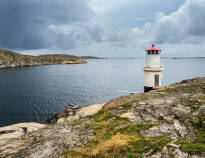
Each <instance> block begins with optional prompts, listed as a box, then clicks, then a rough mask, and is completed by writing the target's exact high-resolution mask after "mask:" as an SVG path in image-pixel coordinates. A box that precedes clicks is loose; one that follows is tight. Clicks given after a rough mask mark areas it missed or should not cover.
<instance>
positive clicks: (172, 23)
mask: <svg viewBox="0 0 205 158" xmlns="http://www.w3.org/2000/svg"><path fill="white" fill-rule="evenodd" d="M156 17H157V18H156V21H155V22H154V23H147V24H146V25H145V27H144V30H143V31H144V33H145V34H148V33H149V34H150V35H151V36H152V37H153V39H152V41H153V42H154V41H155V42H157V43H159V44H161V43H183V42H185V43H195V42H196V41H197V43H198V42H200V41H201V42H202V41H203V42H204V35H205V29H204V28H205V20H204V18H205V3H204V0H187V1H186V2H185V4H184V5H182V6H181V7H180V8H179V9H178V10H177V11H176V12H174V13H171V14H170V15H163V14H162V13H161V14H158V16H156Z"/></svg>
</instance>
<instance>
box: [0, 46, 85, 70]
mask: <svg viewBox="0 0 205 158" xmlns="http://www.w3.org/2000/svg"><path fill="white" fill-rule="evenodd" d="M82 63H86V61H84V60H81V59H80V58H79V57H77V56H73V55H66V54H48V55H40V56H31V55H22V54H19V53H15V52H12V51H8V50H2V49H0V68H9V67H25V66H35V65H51V64H82Z"/></svg>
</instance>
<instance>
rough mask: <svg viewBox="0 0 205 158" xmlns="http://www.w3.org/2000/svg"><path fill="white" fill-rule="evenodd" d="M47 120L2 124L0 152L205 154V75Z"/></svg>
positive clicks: (79, 157) (163, 157) (33, 156)
mask: <svg viewBox="0 0 205 158" xmlns="http://www.w3.org/2000/svg"><path fill="white" fill-rule="evenodd" d="M49 123H50V124H49V125H43V124H38V123H28V124H17V125H12V126H8V127H3V128H0V157H2V158H16V157H18V158H23V157H26V158H47V157H60V158H61V157H76V158H83V157H92V158H94V157H96V158H104V157H125V158H126V157H129V158H130V157H143V158H204V157H205V77H198V78H194V79H189V80H184V81H182V82H180V83H175V84H172V85H170V86H167V87H163V88H162V89H160V90H154V91H151V92H148V93H140V94H131V95H129V96H122V97H119V98H116V99H113V100H111V101H109V102H108V103H105V104H94V105H89V106H85V107H81V108H79V107H73V108H69V109H67V110H66V111H64V112H62V113H59V114H56V115H55V116H53V117H52V118H50V119H49Z"/></svg>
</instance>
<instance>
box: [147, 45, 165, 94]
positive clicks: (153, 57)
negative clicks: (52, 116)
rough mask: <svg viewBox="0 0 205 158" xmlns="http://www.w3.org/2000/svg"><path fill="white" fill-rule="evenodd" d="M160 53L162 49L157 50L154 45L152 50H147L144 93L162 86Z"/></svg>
mask: <svg viewBox="0 0 205 158" xmlns="http://www.w3.org/2000/svg"><path fill="white" fill-rule="evenodd" d="M160 53H161V49H158V48H155V46H154V44H153V45H152V48H149V49H146V66H145V67H144V71H145V81H144V92H148V91H150V90H153V89H158V88H160V86H161V81H162V70H163V68H162V67H161V66H160Z"/></svg>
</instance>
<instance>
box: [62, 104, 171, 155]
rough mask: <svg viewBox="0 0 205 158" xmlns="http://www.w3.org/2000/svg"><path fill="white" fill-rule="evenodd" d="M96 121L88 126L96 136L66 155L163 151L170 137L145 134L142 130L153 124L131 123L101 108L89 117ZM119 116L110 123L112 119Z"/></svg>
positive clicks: (139, 153) (127, 106) (126, 106)
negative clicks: (144, 135)
mask: <svg viewBox="0 0 205 158" xmlns="http://www.w3.org/2000/svg"><path fill="white" fill-rule="evenodd" d="M123 108H126V109H128V108H130V105H127V104H126V105H124V106H123ZM89 117H90V118H93V119H94V120H95V123H93V124H87V125H86V126H87V128H89V129H92V130H93V131H94V134H95V137H94V139H92V140H91V141H90V142H88V143H87V144H86V145H85V146H84V147H83V148H81V149H79V150H75V149H73V150H67V151H65V153H64V155H65V156H66V157H69V158H70V157H76V158H84V157H92V158H105V157H106V158H119V157H129V158H132V157H138V156H140V155H141V154H142V153H144V152H148V151H149V150H150V149H154V151H153V152H156V151H159V150H161V149H162V148H163V147H164V146H165V145H166V144H167V143H168V142H170V141H171V139H170V138H168V137H166V136H163V137H159V138H157V137H154V138H148V137H143V136H142V135H141V134H140V131H141V130H146V129H149V128H150V127H152V126H153V125H149V124H146V125H143V124H129V122H128V120H127V119H125V118H121V117H119V116H116V115H112V114H111V113H110V112H108V111H100V112H99V113H97V114H96V115H92V116H89ZM113 117H115V118H116V119H115V120H113V121H112V122H109V123H108V120H109V119H110V118H113ZM124 124H126V125H127V126H126V127H124V128H116V127H117V126H119V125H124Z"/></svg>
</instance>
